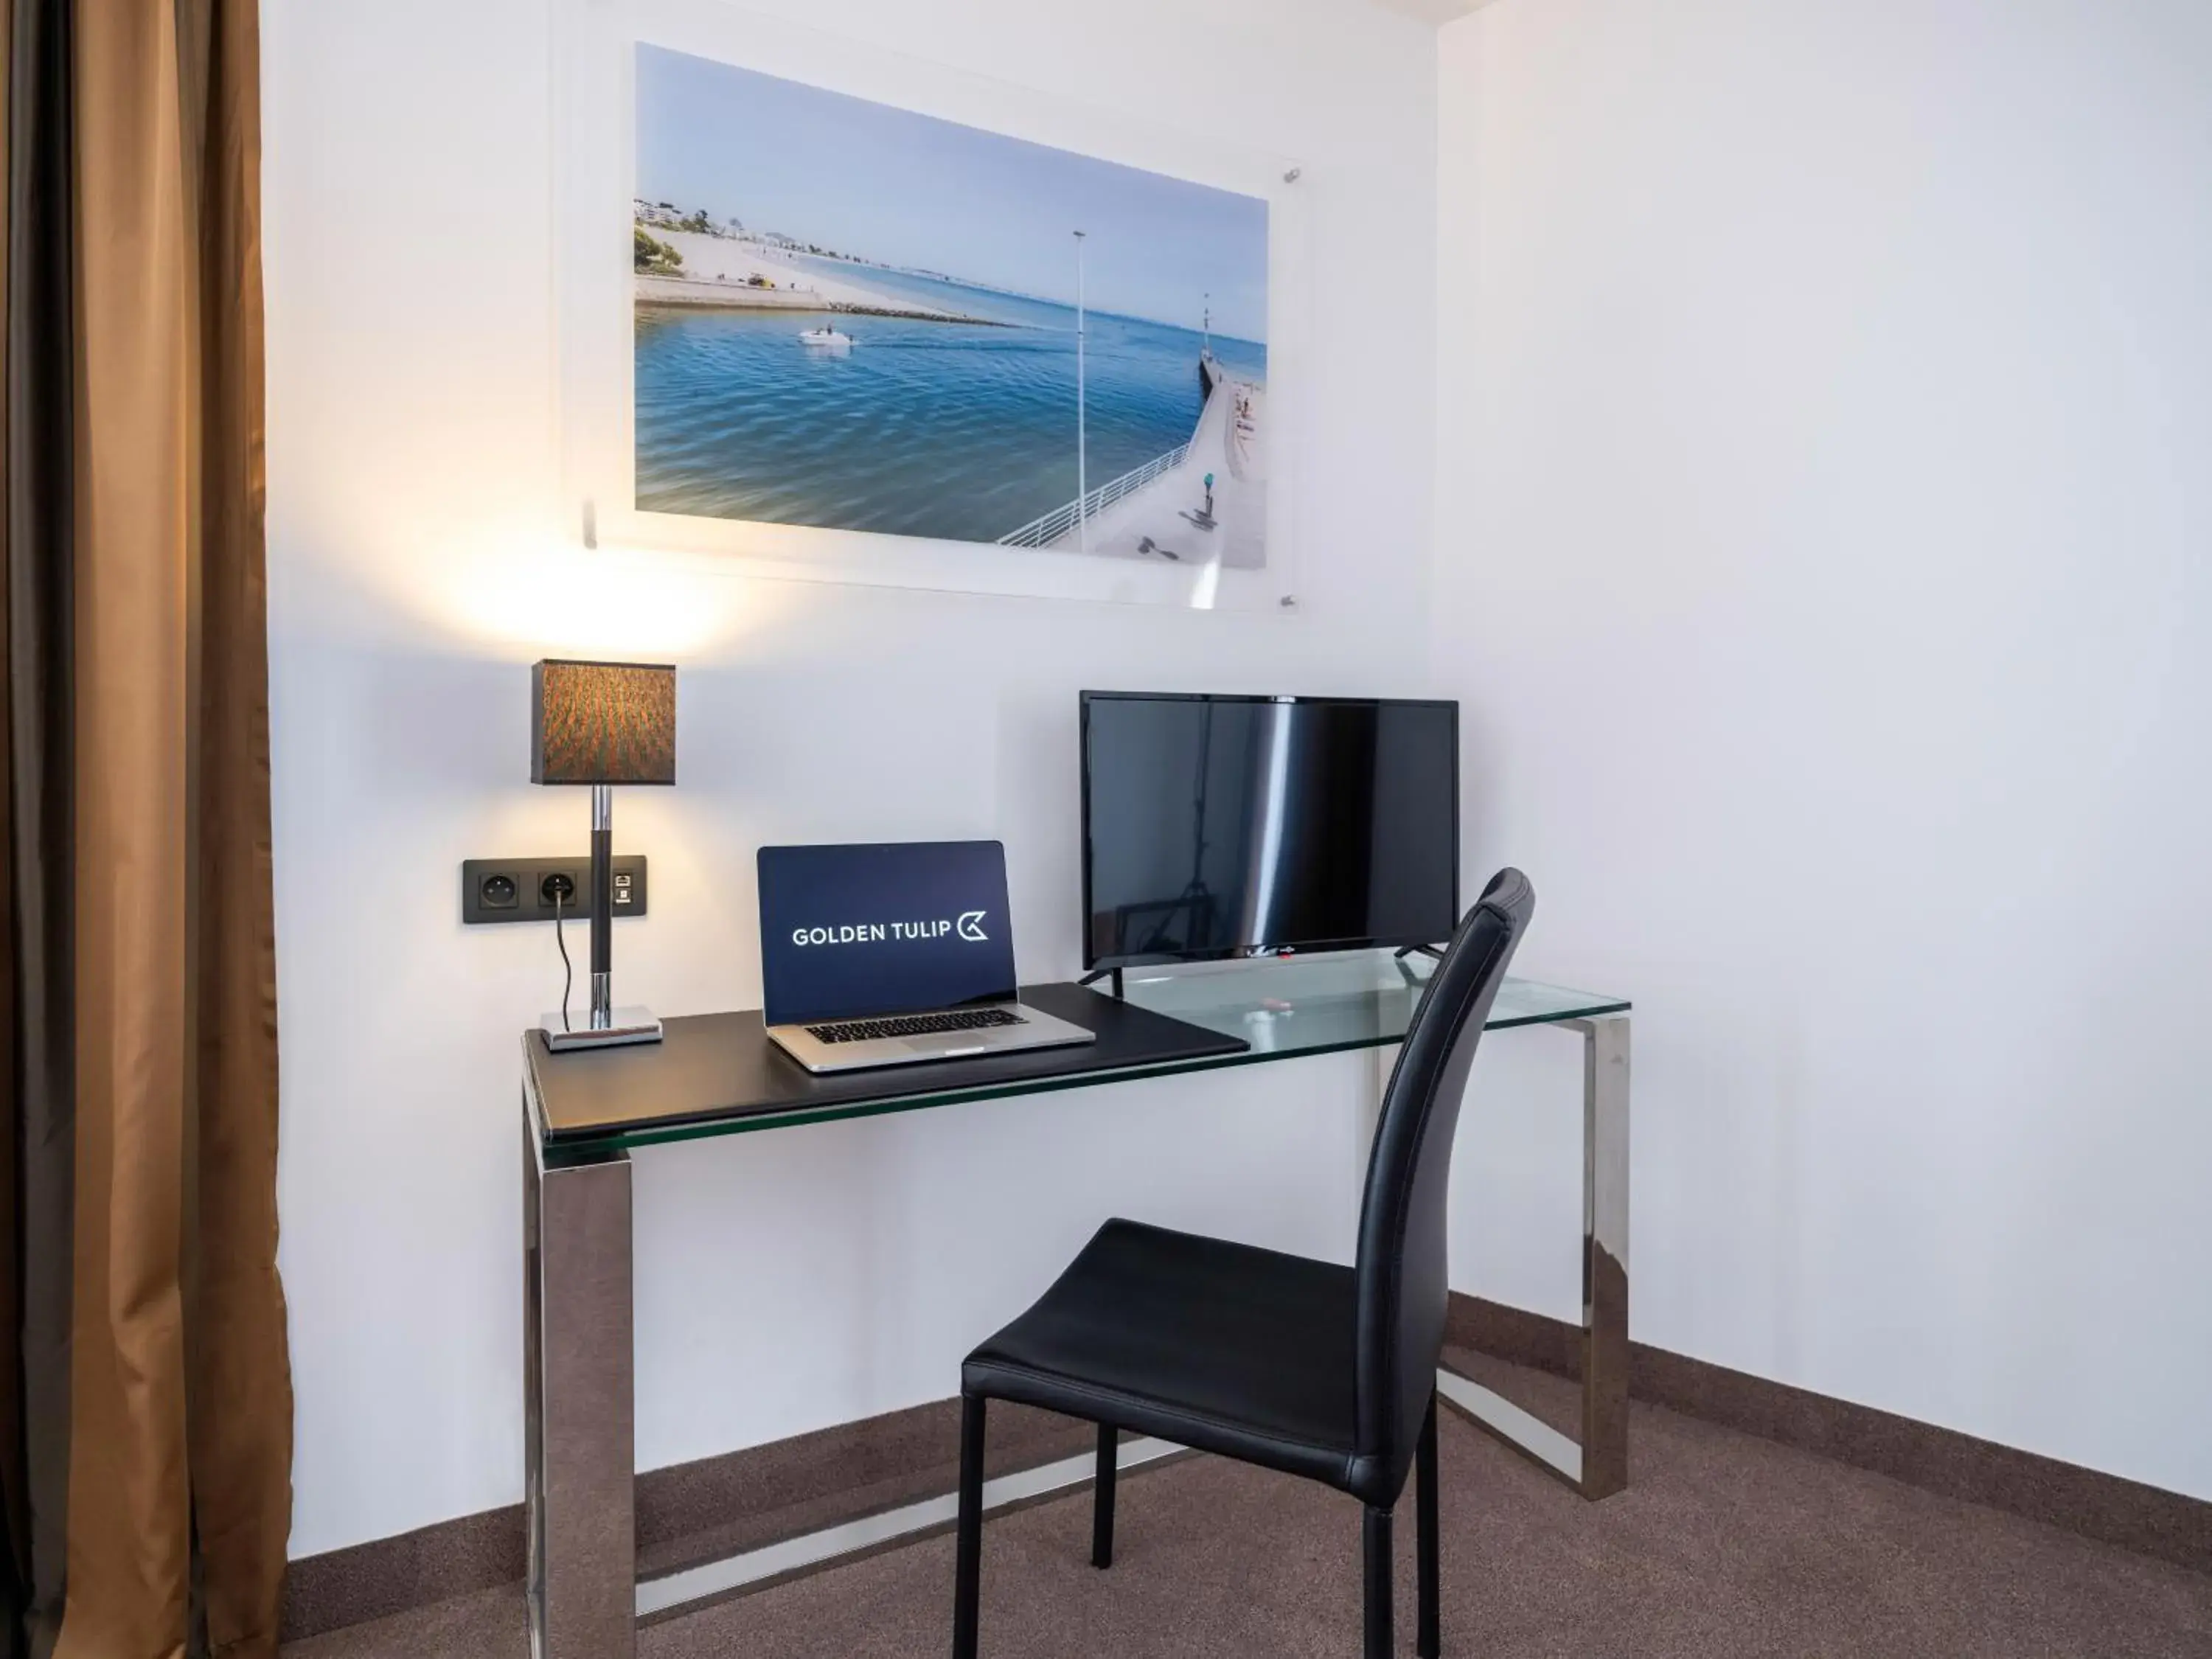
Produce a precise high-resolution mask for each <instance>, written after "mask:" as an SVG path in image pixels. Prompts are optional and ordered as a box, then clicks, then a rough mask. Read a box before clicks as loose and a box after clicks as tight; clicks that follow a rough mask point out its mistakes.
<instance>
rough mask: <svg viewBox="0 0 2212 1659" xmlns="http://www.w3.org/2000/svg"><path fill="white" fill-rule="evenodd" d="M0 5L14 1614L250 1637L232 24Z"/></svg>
mask: <svg viewBox="0 0 2212 1659" xmlns="http://www.w3.org/2000/svg"><path fill="white" fill-rule="evenodd" d="M0 7H4V8H5V10H6V14H7V21H6V27H5V28H4V30H0V52H4V54H5V60H6V61H5V65H4V72H0V98H4V100H5V103H6V110H5V114H4V120H0V141H4V143H5V147H6V165H5V170H4V171H5V191H6V197H5V216H6V226H5V231H6V258H5V269H4V277H0V282H4V289H5V291H4V298H3V299H0V304H3V305H4V312H5V327H4V330H0V354H4V361H0V422H4V427H5V431H4V439H3V440H0V497H4V500H3V501H0V537H4V558H5V565H6V572H5V574H6V580H5V583H4V586H3V587H0V605H4V609H5V618H4V623H5V625H4V632H0V639H4V662H0V706H4V720H0V751H3V752H4V767H0V771H3V772H4V777H5V784H6V799H5V810H4V811H0V998H4V1007H3V1008H0V1012H4V1022H0V1048H4V1054H0V1059H4V1062H5V1070H4V1086H5V1096H4V1101H3V1102H0V1110H4V1115H5V1121H4V1125H0V1128H4V1133H0V1166H4V1167H0V1206H5V1211H6V1214H5V1218H4V1219H5V1225H4V1227H0V1253H4V1255H5V1258H6V1259H5V1261H4V1264H0V1265H4V1267H5V1272H4V1273H0V1332H4V1334H5V1337H6V1339H7V1343H8V1346H9V1348H10V1349H11V1350H12V1352H11V1353H10V1354H9V1356H8V1357H9V1358H11V1359H12V1360H13V1362H14V1363H12V1364H6V1365H4V1366H0V1488H4V1491H0V1497H4V1515H5V1521H6V1528H7V1544H8V1549H7V1552H6V1563H5V1565H6V1567H7V1571H8V1578H9V1586H8V1587H9V1590H10V1592H11V1594H12V1599H13V1607H12V1614H13V1616H12V1618H11V1620H10V1630H9V1640H10V1642H11V1644H13V1647H14V1650H15V1652H16V1653H18V1654H27V1655H29V1656H31V1659H140V1656H145V1659H155V1656H171V1655H183V1654H186V1653H191V1654H202V1653H209V1654H241V1655H242V1654H274V1653H275V1651H276V1625H277V1603H278V1597H279V1594H280V1590H281V1586H282V1580H283V1564H284V1547H285V1542H286V1538H287V1535H288V1534H289V1528H290V1520H291V1486H290V1481H291V1432H292V1398H291V1377H290V1370H289V1360H288V1358H287V1356H286V1350H285V1338H284V1304H283V1291H282V1288H281V1286H280V1285H279V1284H278V1282H277V1277H276V971H275V963H276V947H275V933H274V927H273V923H272V920H271V907H270V830H269V734H268V647H267V630H266V626H265V622H264V558H263V544H262V501H263V483H262V430H263V417H262V331H261V328H262V325H261V264H260V259H261V255H260V185H259V174H260V124H259V103H258V100H259V92H258V11H257V7H256V4H255V3H254V0H242V3H240V0H0Z"/></svg>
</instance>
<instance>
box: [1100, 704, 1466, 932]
mask: <svg viewBox="0 0 2212 1659" xmlns="http://www.w3.org/2000/svg"><path fill="white" fill-rule="evenodd" d="M1083 911H1084V928H1083V965H1084V966H1085V968H1086V969H1098V968H1116V967H1123V966H1127V965H1128V964H1131V963H1158V962H1196V961H1204V960H1207V959H1210V958H1217V957H1243V956H1259V955H1267V954H1274V953H1279V952H1284V951H1348V950H1357V949H1362V948H1368V947H1372V946H1376V945H1435V944H1439V943H1442V942H1443V940H1445V939H1449V938H1450V937H1451V932H1452V928H1453V927H1454V926H1455V924H1456V923H1457V921H1458V919H1459V705H1458V704H1457V703H1455V702H1386V701H1383V700H1379V699H1376V698H1371V697H1218V696H1176V695H1173V694H1168V693H1161V694H1146V693H1138V692H1124V691H1085V693H1084V694H1083Z"/></svg>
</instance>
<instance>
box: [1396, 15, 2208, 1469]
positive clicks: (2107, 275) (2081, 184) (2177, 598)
mask: <svg viewBox="0 0 2212 1659" xmlns="http://www.w3.org/2000/svg"><path fill="white" fill-rule="evenodd" d="M1440 72H1441V90H1440V101H1439V119H1440V132H1441V160H1440V162H1439V175H1440V176H1439V189H1440V204H1441V219H1440V227H1441V228H1440V231H1439V244H1440V259H1441V264H1440V277H1439V281H1440V289H1439V292H1440V295H1441V296H1442V301H1441V320H1442V336H1443V364H1442V370H1441V374H1440V419H1439V426H1438V440H1437V441H1438V453H1439V459H1440V465H1439V479H1440V489H1439V501H1438V514H1439V517H1438V524H1439V526H1440V528H1439V535H1438V547H1439V557H1440V568H1439V574H1438V578H1437V610H1436V613H1435V616H1436V624H1435V635H1434V640H1435V643H1434V647H1433V648H1434V651H1435V653H1436V658H1437V667H1438V670H1439V678H1440V680H1441V682H1442V684H1441V685H1440V690H1444V691H1447V692H1449V693H1454V694H1456V695H1458V696H1462V698H1464V699H1466V700H1467V704H1468V721H1467V723H1468V728H1469V731H1470V734H1471V735H1470V738H1469V744H1470V750H1471V765H1470V776H1471V777H1472V778H1474V779H1476V780H1480V782H1479V784H1478V785H1476V786H1474V787H1471V789H1470V799H1469V801H1468V806H1469V823H1470V831H1469V837H1470V844H1471V848H1472V853H1471V856H1472V858H1473V860H1474V863H1476V864H1478V865H1479V864H1481V863H1483V862H1484V861H1486V860H1490V859H1492V858H1493V857H1494V856H1496V855H1499V854H1510V855H1512V856H1515V857H1516V858H1518V859H1520V860H1522V861H1523V862H1524V863H1525V864H1526V865H1527V866H1528V868H1529V870H1530V871H1531V872H1532V873H1533V874H1534V877H1535V879H1536V881H1537V884H1538V887H1539V890H1540V892H1541V909H1540V913H1539V921H1538V924H1537V927H1536V928H1535V930H1534V934H1533V936H1532V942H1531V944H1530V945H1529V948H1528V952H1527V953H1526V955H1525V956H1524V958H1523V963H1522V965H1523V967H1524V968H1526V969H1528V970H1530V971H1532V972H1541V971H1543V970H1545V969H1547V968H1548V969H1551V970H1553V971H1554V972H1556V973H1557V974H1559V975H1562V976H1565V977H1569V978H1571V979H1580V980H1586V981H1592V982H1597V983H1601V984H1604V985H1607V986H1608V987H1618V988H1620V989H1621V990H1624V991H1626V992H1629V993H1632V994H1633V995H1634V996H1635V997H1636V998H1637V999H1638V1014H1637V1021H1638V1025H1637V1036H1636V1042H1637V1052H1636V1062H1635V1063H1636V1085H1635V1112H1636V1123H1635V1144H1634V1182H1635V1194H1634V1206H1635V1214H1634V1226H1633V1232H1632V1249H1633V1259H1632V1281H1633V1285H1634V1300H1633V1306H1634V1329H1635V1334H1637V1335H1638V1337H1639V1338H1641V1339H1643V1340H1647V1341H1650V1342H1654V1343H1657V1344H1660V1345H1662V1346H1667V1347H1669V1348H1673V1349H1676V1350H1679V1351H1680V1352H1686V1353H1690V1354H1694V1355H1698V1356H1701V1357H1703V1358H1708V1359H1711V1360H1715V1361H1718V1362H1720V1363H1723V1364H1729V1365H1733V1366H1737V1367H1741V1368H1742V1369H1744V1370H1749V1371H1753V1372H1756V1373H1759V1374H1760V1375H1763V1376H1770V1377H1776V1378H1779V1379H1782V1380H1784V1381H1785V1382H1789V1383H1798V1384H1802V1385H1804V1386H1806V1387H1808V1388H1812V1389H1819V1390H1820V1391H1822V1392H1824V1393H1827V1394H1831V1395H1840V1396H1843V1397H1845V1398H1848V1399H1851V1400H1856V1401H1864V1402H1867V1403H1869V1404H1871V1405H1875V1406H1878V1407H1886V1408H1888V1409H1890V1410H1893V1411H1898V1412H1902V1413H1906V1414H1907V1415H1910V1416H1912V1417H1915V1418H1919V1419H1925V1420H1929V1421H1933V1422H1936V1423H1939V1424H1943V1425H1949V1426H1952V1427H1954V1428H1958V1429H1961V1430H1965V1431H1970V1432H1972V1433H1976V1434H1979V1435H1983V1436H1986V1437H1990V1438H1993V1439H1996V1440H1999V1441H2002V1442H2005V1443H2009V1444H2012V1445H2016V1446H2021V1447H2026V1448H2029V1449H2033V1450H2036V1451H2039V1452H2043V1453H2046V1454H2049V1455H2055V1456H2058V1457H2061V1458H2065V1459H2068V1460H2070V1461H2073V1462H2080V1463H2083V1464H2087V1465H2090V1466H2092V1467H2094V1468H2102V1469H2106V1470H2110V1471H2112V1472H2114V1473H2117V1474H2123V1475H2127V1476H2131V1477H2134V1478H2136V1479H2139V1480H2146V1481H2150V1482H2154V1483H2155V1484H2158V1485H2160V1486H2166V1487H2170V1488H2172V1489H2175V1490H2179V1491H2181V1492H2189V1493H2191V1494H2194V1495H2196V1496H2197V1497H2206V1498H2212V1429H2208V1427H2207V1425H2206V1421H2205V1417H2204V1412H2203V1404H2204V1398H2205V1378H2206V1376H2208V1374H2212V1297H2207V1296H2206V1295H2205V1294H2204V1291H2203V1261H2204V1231H2205V1217H2206V1214H2207V1210H2208V1204H2212V1200H2208V1197H2207V1189H2206V1180H2207V1172H2208V1171H2212V1111H2208V1110H2207V1109H2206V1105H2207V1079H2208V1077H2212V1018H2207V1013H2206V1002H2207V999H2208V996H2212V860H2208V858H2207V855H2206V854H2207V848H2208V847H2212V783H2208V781H2207V772H2206V757H2207V754H2208V752H2212V749H2208V745H2212V467H2208V465H2207V457H2208V455H2212V305H2208V303H2207V298H2208V295H2212V97H2208V96H2207V88H2208V87H2212V8H2207V7H2206V6H2205V5H2204V4H2203V3H2202V0H1855V3H1850V4H1838V3H1833V0H1824V3H1815V0H1502V3H1499V4H1497V5H1494V6H1492V7H1491V8H1489V9H1486V10H1484V11H1482V12H1480V13H1479V14H1477V15H1475V16H1474V17H1472V18H1470V19H1468V20H1467V21H1463V22H1462V23H1459V24H1455V25H1454V26H1452V27H1449V28H1448V29H1447V30H1446V31H1444V33H1443V44H1442V47H1441V70H1440ZM1527 1063H1528V1064H1530V1065H1534V1063H1535V1062H1534V1060H1528V1062H1527ZM1521 1064H1522V1058H1521V1057H1518V1056H1516V1057H1514V1058H1511V1059H1510V1060H1500V1061H1499V1062H1498V1065H1499V1067H1500V1071H1499V1079H1500V1080H1501V1081H1503V1080H1504V1074H1505V1073H1509V1072H1510V1071H1511V1070H1512V1069H1513V1067H1514V1066H1518V1065H1521ZM1530 1099H1531V1109H1529V1110H1528V1111H1527V1112H1520V1111H1517V1110H1516V1112H1512V1113H1499V1114H1495V1115H1493V1118H1492V1121H1493V1124H1494V1126H1497V1127H1498V1128H1499V1130H1500V1132H1501V1134H1502V1139H1501V1138H1499V1137H1498V1136H1493V1137H1492V1146H1491V1147H1490V1149H1488V1150H1486V1151H1484V1152H1482V1154H1481V1156H1480V1159H1479V1163H1480V1168H1479V1170H1477V1171H1476V1175H1477V1178H1475V1179H1472V1180H1467V1181H1463V1182H1462V1185H1461V1188H1460V1190H1459V1200H1460V1202H1461V1205H1462V1210H1463V1211H1464V1212H1465V1214H1464V1216H1463V1219H1464V1220H1465V1221H1466V1222H1467V1224H1468V1225H1466V1226H1464V1227H1463V1228H1462V1233H1461V1236H1460V1237H1461V1243H1462V1246H1464V1247H1466V1254H1465V1255H1463V1256H1462V1261H1461V1262H1460V1267H1461V1272H1460V1274H1459V1282H1461V1283H1462V1285H1471V1286H1472V1287H1474V1288H1479V1289H1482V1290H1485V1291H1488V1292H1490V1293H1492V1294H1496V1295H1499V1296H1502V1297H1505V1298H1506V1299H1509V1300H1514V1301H1519V1302H1522V1303H1524V1304H1530V1305H1541V1306H1544V1307H1546V1308H1547V1309H1548V1310H1551V1311H1553V1312H1559V1313H1564V1314H1569V1315H1571V1313H1572V1312H1573V1300H1574V1293H1575V1281H1574V1279H1573V1278H1572V1276H1571V1261H1570V1262H1569V1263H1568V1264H1566V1266H1565V1269H1564V1270H1563V1268H1562V1266H1561V1264H1560V1263H1559V1261H1556V1260H1555V1259H1553V1258H1552V1257H1550V1256H1549V1255H1546V1256H1545V1257H1543V1258H1542V1259H1541V1260H1540V1259H1537V1258H1536V1257H1535V1256H1534V1255H1531V1254H1530V1253H1529V1252H1528V1249H1527V1248H1526V1247H1525V1246H1523V1247H1522V1248H1521V1249H1520V1250H1519V1252H1518V1253H1516V1241H1521V1240H1528V1239H1536V1238H1541V1237H1545V1236H1546V1235H1545V1234H1544V1233H1543V1232H1542V1231H1541V1230H1539V1229H1537V1228H1536V1227H1535V1226H1534V1222H1535V1221H1536V1220H1537V1219H1538V1218H1540V1217H1541V1218H1545V1219H1546V1220H1547V1225H1549V1226H1550V1227H1551V1228H1552V1229H1553V1231H1556V1230H1557V1229H1559V1228H1561V1227H1565V1228H1571V1227H1572V1226H1573V1225H1574V1220H1575V1212H1574V1208H1573V1206H1574V1203H1575V1193H1574V1188H1573V1186H1572V1183H1571V1180H1569V1181H1566V1182H1560V1181H1559V1180H1558V1178H1557V1176H1556V1174H1554V1173H1543V1172H1551V1171H1556V1170H1557V1168H1558V1166H1559V1163H1560V1162H1561V1161H1562V1160H1564V1159H1571V1157H1572V1149H1573V1144H1574V1143H1573V1139H1572V1133H1571V1126H1569V1127H1567V1129H1566V1130H1565V1133H1563V1132H1562V1126H1561V1125H1560V1124H1559V1122H1557V1121H1555V1119H1547V1118H1546V1117H1545V1115H1543V1114H1542V1113H1541V1112H1540V1111H1537V1110H1535V1109H1534V1096H1533V1095H1532V1096H1531V1097H1530ZM1506 1129H1510V1131H1511V1133H1503V1131H1504V1130H1506ZM1540 1178H1541V1180H1542V1181H1543V1182H1547V1183H1548V1184H1547V1185H1545V1186H1544V1187H1542V1188H1541V1190H1540V1189H1538V1188H1536V1187H1535V1186H1534V1185H1532V1184H1531V1183H1532V1182H1534V1181H1535V1180H1537V1179H1540ZM1523 1222H1526V1223H1528V1224H1529V1225H1521V1224H1522V1223H1523ZM1478 1243H1480V1244H1482V1245H1484V1246H1485V1247H1486V1248H1485V1249H1482V1250H1481V1251H1480V1252H1478V1251H1477V1249H1475V1247H1476V1245H1477V1244H1478Z"/></svg>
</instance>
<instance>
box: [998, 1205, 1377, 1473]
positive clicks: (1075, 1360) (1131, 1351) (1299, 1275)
mask: <svg viewBox="0 0 2212 1659" xmlns="http://www.w3.org/2000/svg"><path fill="white" fill-rule="evenodd" d="M1352 1315H1353V1297H1352V1269H1351V1268H1349V1267H1334V1266H1332V1265H1330V1264H1329V1263H1328V1262H1324V1261H1308V1260H1306V1259H1305V1258H1304V1257H1303V1256H1295V1255H1282V1254H1281V1253H1279V1252H1278V1251H1275V1250H1262V1249H1255V1248H1254V1247H1253V1246H1251V1245H1249V1244H1232V1243H1227V1242H1226V1241H1225V1240H1221V1239H1216V1238H1203V1237H1198V1236H1197V1235H1195V1234H1192V1233H1180V1232H1173V1231H1169V1230H1168V1229H1166V1228H1163V1227H1148V1226H1146V1225H1142V1224H1140V1223H1138V1222H1133V1221H1123V1220H1119V1219H1116V1220H1113V1221H1109V1222H1108V1223H1107V1224H1106V1225H1104V1226H1103V1227H1102V1228H1100V1229H1099V1230H1098V1232H1097V1236H1096V1237H1093V1238H1092V1239H1091V1243H1088V1244H1086V1245H1085V1247H1084V1249H1083V1252H1082V1254H1081V1255H1079V1256H1077V1257H1076V1258H1075V1260H1074V1261H1073V1263H1071V1264H1070V1266H1069V1267H1068V1269H1067V1271H1066V1273H1062V1274H1061V1275H1060V1278H1059V1279H1058V1280H1057V1281H1056V1282H1055V1283H1054V1285H1053V1286H1052V1288H1051V1289H1049V1290H1048V1291H1046V1292H1045V1293H1044V1295H1043V1296H1042V1297H1040V1298H1039V1299H1038V1301H1037V1303H1036V1306H1034V1307H1032V1308H1031V1309H1030V1310H1029V1311H1028V1312H1027V1313H1024V1314H1023V1315H1022V1316H1021V1317H1019V1318H1018V1319H1017V1320H1015V1321H1014V1322H1013V1323H1012V1324H1011V1325H1009V1326H1007V1327H1006V1328H1005V1329H1004V1330H1002V1331H1000V1333H999V1334H997V1335H996V1336H994V1337H992V1338H991V1339H990V1340H988V1341H987V1342H985V1343H984V1344H983V1345H982V1346H980V1347H978V1348H977V1349H976V1350H975V1352H973V1353H971V1354H969V1356H968V1359H967V1362H966V1364H964V1365H963V1366H962V1368H961V1386H962V1388H963V1391H964V1392H966V1393H968V1394H970V1395H983V1396H986V1397H989V1398H994V1399H1001V1400H1013V1401H1020V1402H1022V1403H1023V1404H1024V1405H1030V1406H1041V1407H1044V1408H1046V1409H1047V1410H1048V1411H1056V1412H1063V1413H1066V1414H1068V1415H1069V1416H1073V1417H1080V1418H1085V1419H1088V1420H1090V1421H1091V1422H1096V1423H1106V1424H1111V1425H1114V1426H1115V1427H1119V1428H1126V1429H1133V1430H1136V1431H1139V1432H1142V1433H1146V1434H1155V1435H1158V1436H1160V1437H1162V1438H1164V1439H1167V1440H1172V1441H1174V1442H1176V1443H1178V1444H1180V1445H1185V1446H1190V1447H1194V1448H1196V1449H1199V1450H1201V1451H1213V1452H1221V1453H1225V1454H1226V1455H1230V1456H1232V1457H1237V1458H1240V1459H1242V1460H1243V1461H1245V1462H1251V1463H1257V1464H1260V1465H1262V1466H1263V1467H1266V1468H1274V1469H1280V1470H1283V1471H1285V1472H1286V1473H1289V1474H1299V1475H1304V1476H1306V1477H1308V1478H1309V1479H1311V1480H1320V1481H1323V1482H1325V1483H1326V1484H1328V1485H1329V1486H1334V1487H1336V1488H1337V1489H1338V1490H1340V1491H1342V1492H1352V1493H1353V1494H1354V1495H1355V1496H1358V1497H1360V1498H1364V1499H1365V1500H1366V1501H1369V1502H1383V1503H1388V1502H1390V1501H1392V1500H1394V1499H1395V1497H1396V1493H1395V1492H1390V1493H1388V1494H1377V1493H1370V1491H1369V1490H1368V1488H1370V1486H1376V1484H1377V1483H1378V1482H1379V1481H1380V1480H1381V1479H1382V1478H1383V1473H1382V1471H1381V1470H1380V1469H1378V1468H1374V1467H1372V1466H1371V1465H1370V1462H1369V1460H1366V1459H1357V1458H1355V1457H1354V1456H1353V1455H1352V1445H1353V1440H1354V1427H1355V1422H1354V1415H1353V1409H1354V1408H1353V1402H1352V1385H1353V1352H1352V1330H1353V1316H1352Z"/></svg>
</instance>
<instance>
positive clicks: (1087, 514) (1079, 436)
mask: <svg viewBox="0 0 2212 1659" xmlns="http://www.w3.org/2000/svg"><path fill="white" fill-rule="evenodd" d="M1083 238H1084V233H1083V232H1082V231H1077V232H1076V233H1075V543H1076V545H1077V546H1078V547H1079V548H1081V549H1082V550H1083V551H1085V553H1088V552H1089V551H1090V550H1091V507H1090V502H1089V500H1088V499H1087V498H1088V497H1089V495H1090V494H1091V477H1090V469H1089V466H1088V464H1087V463H1088V459H1089V458H1088V456H1087V455H1086V453H1085V450H1086V447H1087V446H1086V444H1085V435H1084V419H1083Z"/></svg>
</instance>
